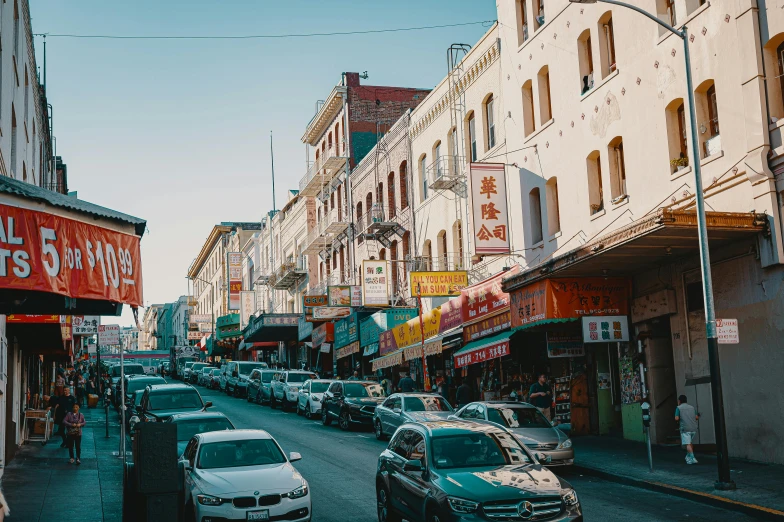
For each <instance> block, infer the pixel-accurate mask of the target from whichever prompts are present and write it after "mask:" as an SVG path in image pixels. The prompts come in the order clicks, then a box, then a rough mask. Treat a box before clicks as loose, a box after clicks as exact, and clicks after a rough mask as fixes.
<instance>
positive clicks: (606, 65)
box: [599, 11, 617, 78]
mask: <svg viewBox="0 0 784 522" xmlns="http://www.w3.org/2000/svg"><path fill="white" fill-rule="evenodd" d="M599 53H600V55H601V56H600V60H601V65H602V78H606V77H607V76H608V75H609V74H610V73H611V72H613V71H615V69H616V68H617V66H616V63H615V31H614V29H613V19H612V11H607V12H606V13H604V14H603V15H602V16H601V17H600V18H599Z"/></svg>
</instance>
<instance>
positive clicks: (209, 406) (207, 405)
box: [204, 401, 212, 410]
mask: <svg viewBox="0 0 784 522" xmlns="http://www.w3.org/2000/svg"><path fill="white" fill-rule="evenodd" d="M211 407H212V401H207V402H205V403H204V409H205V410H206V409H207V408H211Z"/></svg>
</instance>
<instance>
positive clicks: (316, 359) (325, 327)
mask: <svg viewBox="0 0 784 522" xmlns="http://www.w3.org/2000/svg"><path fill="white" fill-rule="evenodd" d="M311 339H312V342H311V344H312V347H313V348H312V352H311V358H312V363H311V364H310V365H309V367H310V368H311V370H314V371H316V372H318V374H319V375H324V376H325V375H327V374H329V373H331V372H332V345H333V344H334V343H335V323H332V322H328V323H322V324H321V325H319V326H317V327H316V328H313V334H312V336H311Z"/></svg>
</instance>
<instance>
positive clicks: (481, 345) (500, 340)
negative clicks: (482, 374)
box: [452, 330, 514, 368]
mask: <svg viewBox="0 0 784 522" xmlns="http://www.w3.org/2000/svg"><path fill="white" fill-rule="evenodd" d="M512 335H514V332H513V331H512V330H507V331H506V332H503V333H500V334H498V335H495V336H493V337H488V338H486V339H480V340H478V341H474V342H472V343H468V344H467V345H465V346H464V347H463V348H461V349H459V350H458V351H456V352H455V353H454V355H453V356H452V357H454V359H455V368H462V367H464V366H468V365H471V364H476V363H478V362H482V361H487V360H490V359H496V358H498V357H503V356H504V355H509V338H510V337H511V336H512Z"/></svg>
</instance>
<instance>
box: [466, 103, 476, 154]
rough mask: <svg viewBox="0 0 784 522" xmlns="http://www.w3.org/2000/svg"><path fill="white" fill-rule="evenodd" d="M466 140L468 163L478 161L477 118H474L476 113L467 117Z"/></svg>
mask: <svg viewBox="0 0 784 522" xmlns="http://www.w3.org/2000/svg"><path fill="white" fill-rule="evenodd" d="M465 135H466V138H467V140H468V146H467V147H466V149H467V150H468V161H469V162H472V161H476V160H477V148H476V118H475V117H474V111H471V112H469V113H468V116H466V133H465Z"/></svg>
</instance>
